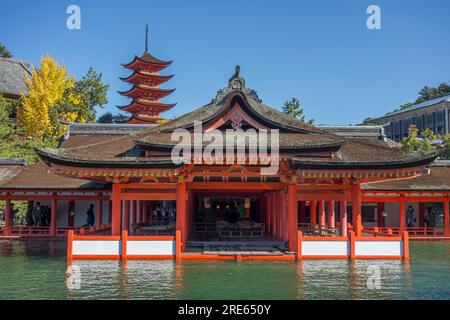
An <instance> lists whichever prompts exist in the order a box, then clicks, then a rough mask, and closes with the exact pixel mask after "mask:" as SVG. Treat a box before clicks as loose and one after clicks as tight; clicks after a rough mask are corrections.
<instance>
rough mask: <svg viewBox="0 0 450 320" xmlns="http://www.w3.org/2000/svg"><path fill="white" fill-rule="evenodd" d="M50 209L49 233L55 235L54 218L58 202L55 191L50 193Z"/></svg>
mask: <svg viewBox="0 0 450 320" xmlns="http://www.w3.org/2000/svg"><path fill="white" fill-rule="evenodd" d="M50 211H51V216H50V235H51V236H56V218H57V213H58V202H57V200H56V193H55V192H53V193H52V201H51V205H50Z"/></svg>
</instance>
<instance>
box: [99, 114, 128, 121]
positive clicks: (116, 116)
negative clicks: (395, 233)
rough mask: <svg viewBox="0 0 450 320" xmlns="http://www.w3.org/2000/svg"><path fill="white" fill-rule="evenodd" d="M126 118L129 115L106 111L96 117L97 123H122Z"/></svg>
mask: <svg viewBox="0 0 450 320" xmlns="http://www.w3.org/2000/svg"><path fill="white" fill-rule="evenodd" d="M128 118H129V117H127V116H125V115H123V114H112V113H111V112H109V111H108V112H106V113H104V114H102V115H101V116H100V117H99V118H98V119H97V123H122V122H124V121H125V120H128Z"/></svg>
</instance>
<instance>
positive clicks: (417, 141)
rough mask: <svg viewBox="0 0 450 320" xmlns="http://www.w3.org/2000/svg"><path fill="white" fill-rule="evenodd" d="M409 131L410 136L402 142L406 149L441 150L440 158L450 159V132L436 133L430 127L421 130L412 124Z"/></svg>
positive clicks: (410, 150) (411, 150) (402, 146)
mask: <svg viewBox="0 0 450 320" xmlns="http://www.w3.org/2000/svg"><path fill="white" fill-rule="evenodd" d="M408 131H409V135H408V137H407V138H404V139H403V140H402V142H401V148H402V149H403V150H404V151H406V152H414V151H419V152H430V151H441V154H440V159H450V134H444V135H439V134H435V133H434V132H433V131H432V130H430V129H428V128H427V129H425V130H423V131H419V129H417V127H416V126H415V125H411V126H410V127H409V129H408Z"/></svg>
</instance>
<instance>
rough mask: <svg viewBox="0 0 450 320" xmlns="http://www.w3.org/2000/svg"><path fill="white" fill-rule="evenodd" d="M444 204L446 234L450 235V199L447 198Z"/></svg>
mask: <svg viewBox="0 0 450 320" xmlns="http://www.w3.org/2000/svg"><path fill="white" fill-rule="evenodd" d="M443 206H444V236H446V237H450V213H449V211H450V210H449V200H448V199H447V200H446V201H444V203H443Z"/></svg>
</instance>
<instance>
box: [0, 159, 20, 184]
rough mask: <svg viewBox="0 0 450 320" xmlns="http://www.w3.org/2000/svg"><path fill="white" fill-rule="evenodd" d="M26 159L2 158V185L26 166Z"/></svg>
mask: <svg viewBox="0 0 450 320" xmlns="http://www.w3.org/2000/svg"><path fill="white" fill-rule="evenodd" d="M25 164H26V162H25V160H24V159H8V158H0V185H2V184H5V183H8V182H9V181H11V180H12V179H13V178H14V177H15V176H17V175H18V174H19V173H20V172H21V171H22V170H23V169H24V168H25Z"/></svg>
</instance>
